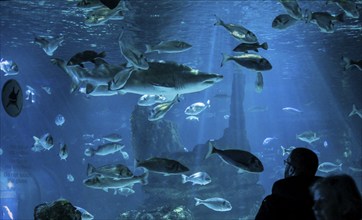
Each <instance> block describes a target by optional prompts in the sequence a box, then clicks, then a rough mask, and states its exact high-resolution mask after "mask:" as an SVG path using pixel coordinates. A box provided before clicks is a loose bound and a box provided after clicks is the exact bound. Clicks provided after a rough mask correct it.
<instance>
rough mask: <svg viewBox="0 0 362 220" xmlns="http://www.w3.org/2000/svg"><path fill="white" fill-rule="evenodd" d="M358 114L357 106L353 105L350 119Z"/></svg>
mask: <svg viewBox="0 0 362 220" xmlns="http://www.w3.org/2000/svg"><path fill="white" fill-rule="evenodd" d="M356 113H357V109H356V105H355V104H353V105H352V111H351V113H349V115H348V117H351V116H352V115H354V114H356Z"/></svg>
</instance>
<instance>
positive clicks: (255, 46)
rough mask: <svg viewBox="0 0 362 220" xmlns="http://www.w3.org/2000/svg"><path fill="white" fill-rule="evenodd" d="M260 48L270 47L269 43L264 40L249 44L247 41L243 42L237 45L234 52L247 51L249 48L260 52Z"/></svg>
mask: <svg viewBox="0 0 362 220" xmlns="http://www.w3.org/2000/svg"><path fill="white" fill-rule="evenodd" d="M258 48H263V49H264V50H267V49H268V43H267V42H264V43H262V44H259V43H258V42H257V43H253V44H247V43H241V44H239V45H238V46H236V47H235V48H234V49H233V51H234V52H244V53H247V52H248V51H249V50H253V51H255V52H259V50H258Z"/></svg>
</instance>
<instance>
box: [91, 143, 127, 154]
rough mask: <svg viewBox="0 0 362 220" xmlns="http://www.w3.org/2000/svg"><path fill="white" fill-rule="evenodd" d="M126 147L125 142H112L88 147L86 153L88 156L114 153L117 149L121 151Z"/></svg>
mask: <svg viewBox="0 0 362 220" xmlns="http://www.w3.org/2000/svg"><path fill="white" fill-rule="evenodd" d="M124 147H125V145H124V144H121V143H112V142H111V143H107V144H103V145H100V146H98V147H97V148H96V149H93V148H87V149H86V150H85V151H84V155H86V156H88V157H91V156H94V155H98V156H105V155H108V154H113V153H115V152H117V151H121V150H122V149H123V148H124Z"/></svg>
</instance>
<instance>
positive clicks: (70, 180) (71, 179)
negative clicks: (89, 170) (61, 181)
mask: <svg viewBox="0 0 362 220" xmlns="http://www.w3.org/2000/svg"><path fill="white" fill-rule="evenodd" d="M67 179H68V181H69V182H74V176H73V175H72V174H67Z"/></svg>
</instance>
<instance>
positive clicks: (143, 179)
mask: <svg viewBox="0 0 362 220" xmlns="http://www.w3.org/2000/svg"><path fill="white" fill-rule="evenodd" d="M148 174H149V172H148V171H146V172H145V173H144V174H142V175H141V184H142V185H147V184H148Z"/></svg>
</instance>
